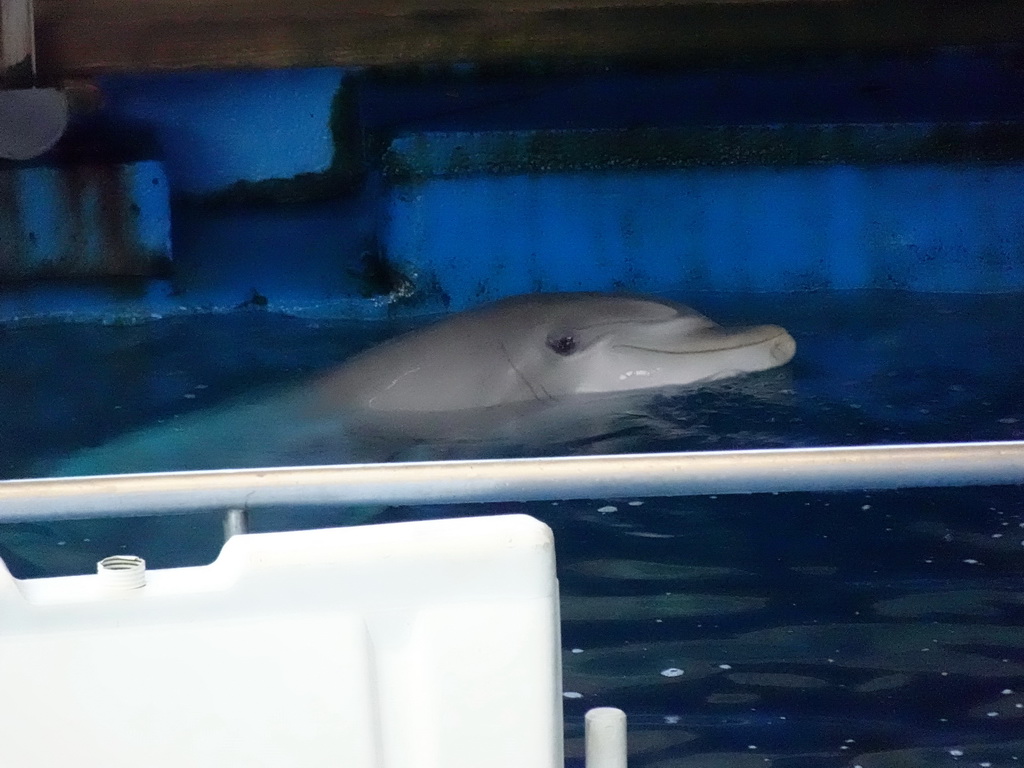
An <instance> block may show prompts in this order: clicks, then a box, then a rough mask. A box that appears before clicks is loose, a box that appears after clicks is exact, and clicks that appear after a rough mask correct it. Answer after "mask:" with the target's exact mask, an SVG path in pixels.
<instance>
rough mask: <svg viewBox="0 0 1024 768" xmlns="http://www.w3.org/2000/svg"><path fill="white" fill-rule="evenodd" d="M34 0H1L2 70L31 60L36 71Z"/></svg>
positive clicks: (0, 49)
mask: <svg viewBox="0 0 1024 768" xmlns="http://www.w3.org/2000/svg"><path fill="white" fill-rule="evenodd" d="M34 27H35V25H34V19H33V12H32V0H0V72H2V71H3V70H6V69H8V68H9V67H14V66H17V65H18V64H21V63H22V62H23V61H25V60H26V59H28V60H29V62H30V65H31V68H32V75H33V77H34V76H35V73H36V56H35V29H34Z"/></svg>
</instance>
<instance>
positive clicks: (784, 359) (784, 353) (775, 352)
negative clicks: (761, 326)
mask: <svg viewBox="0 0 1024 768" xmlns="http://www.w3.org/2000/svg"><path fill="white" fill-rule="evenodd" d="M775 327H776V328H778V326H775ZM795 354H796V339H794V338H793V337H792V336H790V335H789V332H788V331H786V329H785V328H779V334H778V336H776V337H775V338H774V339H772V341H771V346H770V347H769V350H768V355H769V356H770V357H771V359H772V360H773V361H774V362H775V364H776V365H785V364H786V363H788V362H789V361H790V360H792V359H793V355H795Z"/></svg>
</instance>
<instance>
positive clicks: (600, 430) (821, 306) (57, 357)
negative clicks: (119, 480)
mask: <svg viewBox="0 0 1024 768" xmlns="http://www.w3.org/2000/svg"><path fill="white" fill-rule="evenodd" d="M687 298H688V299H689V300H690V301H691V302H692V303H693V304H695V305H696V306H698V307H699V308H700V309H701V310H703V311H706V312H707V313H708V314H709V315H711V316H713V317H716V318H720V319H721V320H722V321H723V322H728V323H730V324H731V323H743V322H765V321H771V322H776V323H779V324H782V325H784V326H786V327H787V328H789V330H790V331H791V332H792V333H793V335H794V336H795V337H796V339H797V342H798V352H797V358H796V360H795V361H794V363H793V364H791V365H790V366H789V367H787V368H786V369H785V370H782V371H772V372H768V373H765V374H762V375H757V376H754V377H750V378H749V379H746V380H743V381H737V382H731V383H723V384H720V385H717V386H714V387H710V388H706V389H701V390H695V391H679V392H670V393H661V394H658V395H657V396H656V397H655V398H653V400H645V401H643V402H642V403H639V404H638V403H637V402H636V401H626V400H623V401H622V403H623V408H622V409H621V410H622V411H623V413H622V414H621V415H620V416H618V417H616V418H615V419H614V420H613V421H611V422H609V421H608V420H607V419H605V418H604V415H605V414H601V416H600V417H599V418H596V419H595V422H594V424H595V425H596V426H592V427H591V428H588V429H583V430H577V432H576V433H575V434H572V433H571V431H570V432H566V431H565V430H563V429H562V427H561V423H562V422H561V420H562V419H564V418H569V419H571V418H572V417H573V415H574V414H573V412H572V409H571V408H568V409H562V412H560V413H559V414H558V416H559V420H558V423H559V427H558V429H557V430H554V429H551V430H549V431H547V432H545V431H544V429H539V428H531V429H529V430H523V431H518V432H515V433H511V432H510V433H506V434H504V435H502V436H501V439H499V440H497V441H492V442H491V443H487V444H469V445H463V446H457V447H452V446H446V447H445V448H444V455H453V454H455V455H457V454H458V453H459V451H463V452H465V453H470V454H471V453H472V452H473V451H477V450H484V451H495V452H499V453H504V454H522V453H559V452H575V453H582V452H587V453H594V452H601V451H608V450H679V449H694V450H700V449H708V448H744V447H755V446H799V445H827V444H857V443H873V442H887V443H892V442H907V441H935V440H987V439H1019V438H1020V437H1022V436H1024V393H1022V392H1021V390H1020V387H1019V382H1020V381H1021V379H1022V374H1024V345H1022V344H1021V343H1020V338H1021V337H1022V335H1024V308H1022V307H1024V304H1022V302H1021V301H1020V299H1019V297H1011V296H998V297H978V296H924V297H922V296H906V295H892V294H857V295H834V294H812V295H802V296H794V297H779V296H761V297H736V296H706V297H698V298H694V297H687ZM388 332H390V329H388V328H383V327H381V326H369V327H365V326H364V327H360V328H353V327H352V326H349V325H342V324H311V323H310V322H308V321H305V320H297V319H294V318H282V317H274V316H271V315H266V314H262V313H258V312H251V313H240V314H238V315H235V316H220V317H208V318H190V319H177V320H168V321H162V322H159V323H153V324H150V325H144V326H136V327H131V328H111V327H95V326H61V327H47V328H27V327H26V328H7V329H5V330H0V400H2V402H4V403H5V407H4V408H3V409H0V474H3V475H5V476H18V475H21V474H25V473H26V472H28V471H29V469H30V468H31V467H33V466H36V464H37V462H38V461H39V460H40V459H48V458H53V457H54V456H59V455H62V454H68V453H70V452H72V451H74V450H76V449H79V448H82V447H84V446H89V445H97V444H100V443H103V442H105V441H107V440H109V439H111V438H112V437H114V436H115V435H117V434H119V433H121V432H124V431H126V430H129V429H132V428H137V427H140V426H143V425H146V424H150V423H152V422H154V421H156V420H158V419H172V418H173V417H174V416H175V414H180V413H187V412H192V411H196V410H198V409H200V408H202V407H206V406H213V405H216V404H218V403H224V402H230V400H231V398H233V397H237V396H238V395H240V394H242V393H245V392H247V391H251V390H252V389H253V388H258V387H265V386H276V385H282V384H288V383H292V382H295V381H299V380H301V379H302V378H303V377H306V376H309V375H311V374H312V373H314V372H315V371H318V370H321V369H323V368H324V367H326V366H328V365H330V364H332V363H334V362H336V361H337V360H340V359H343V358H344V357H345V356H346V355H348V354H351V353H352V352H354V351H355V350H356V349H358V348H360V347H361V346H365V345H366V344H368V343H371V342H372V341H374V340H375V339H376V338H380V337H382V336H383V335H385V334H386V333H388ZM633 406H637V407H633ZM583 416H584V417H588V418H589V415H588V412H585V413H584V414H583ZM582 418H583V417H581V420H582ZM534 426H537V425H534ZM517 441H518V442H517ZM428 448H429V446H428ZM426 455H429V450H428V451H427V454H426ZM511 511H516V512H520V511H525V512H528V513H530V514H533V515H535V516H537V517H539V518H540V519H542V520H544V521H545V522H547V523H548V524H549V525H551V526H552V527H553V528H554V530H555V536H556V542H557V547H558V558H559V577H560V581H561V586H562V604H563V618H564V622H563V642H564V646H565V655H564V670H565V690H566V692H567V698H566V699H565V710H566V722H567V732H568V735H569V742H568V750H567V754H568V758H569V761H570V763H571V764H573V765H579V764H580V762H581V747H580V743H579V737H580V735H581V733H582V714H583V712H584V711H585V710H586V709H588V708H590V707H592V706H599V705H613V706H620V707H622V708H624V709H625V710H626V711H627V713H628V714H629V715H630V718H631V723H632V727H633V735H632V740H631V752H632V761H631V765H634V766H645V767H648V766H649V767H654V766H656V767H658V768H680V767H682V766H701V767H702V768H707V767H708V766H764V765H778V766H786V767H787V768H796V767H799V766H808V767H817V766H822V767H824V766H855V765H861V766H864V768H889V767H893V768H895V767H896V766H940V765H942V766H945V765H951V764H953V763H958V764H966V765H983V766H984V765H990V766H1011V765H1020V764H1021V763H1022V762H1024V741H1021V739H1020V734H1021V733H1022V732H1024V730H1022V729H1024V630H1022V625H1024V590H1022V589H1021V584H1022V583H1024V581H1022V577H1024V499H1022V498H1021V495H1020V493H1019V489H1016V488H972V489H936V490H905V491H899V492H885V493H877V492H873V493H844V494H782V495H772V494H765V495H757V496H721V497H713V496H712V497H701V498H680V499H643V500H641V499H608V500H603V501H600V502H581V501H561V502H558V503H531V504H523V505H519V504H504V505H487V506H486V507H481V506H472V505H469V506H460V507H440V506H433V507H420V508H403V509H388V510H355V511H351V510H333V509H322V510H316V511H315V512H311V513H307V512H298V511H295V510H272V511H268V512H265V513H262V514H254V525H255V527H257V528H258V529H263V530H266V529H275V528H284V527H295V526H299V525H304V524H312V525H332V524H339V523H341V524H343V523H346V522H358V521H362V520H367V519H375V520H380V521H391V520H405V519H414V518H425V517H437V516H459V515H473V514H481V513H500V512H511ZM219 525H220V523H219V521H218V520H217V519H216V518H214V517H212V516H199V517H180V518H168V519H161V520H131V521H119V522H110V521H107V522H88V521H87V522H75V523H48V524H32V525H9V526H4V527H2V528H0V553H2V555H3V558H4V559H5V560H6V561H7V562H8V564H9V565H10V567H11V568H12V570H14V571H15V572H16V573H18V574H19V575H23V576H33V575H40V574H43V573H75V572H86V571H90V570H92V568H93V567H94V563H95V561H96V560H97V559H98V558H99V557H101V556H104V555H108V554H114V553H117V552H122V551H133V552H136V553H138V554H141V555H143V556H145V557H147V559H149V560H150V561H151V562H152V564H153V565H154V566H156V567H170V566H174V565H182V564H194V563H201V562H208V561H209V560H210V559H212V558H213V557H214V556H215V555H216V551H217V547H218V541H219Z"/></svg>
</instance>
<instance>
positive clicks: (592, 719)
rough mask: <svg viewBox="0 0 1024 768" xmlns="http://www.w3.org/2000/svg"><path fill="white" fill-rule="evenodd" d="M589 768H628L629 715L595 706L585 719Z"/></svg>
mask: <svg viewBox="0 0 1024 768" xmlns="http://www.w3.org/2000/svg"><path fill="white" fill-rule="evenodd" d="M583 742H584V751H585V758H584V765H585V766H586V768H626V757H627V749H626V713H625V712H623V711H622V710H621V709H616V708H615V707H595V708H594V709H591V710H589V711H588V712H587V714H585V715H584V716H583Z"/></svg>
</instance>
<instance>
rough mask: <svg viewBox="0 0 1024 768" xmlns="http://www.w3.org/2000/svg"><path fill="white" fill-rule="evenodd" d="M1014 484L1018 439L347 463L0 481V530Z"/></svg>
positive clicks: (1023, 444)
mask: <svg viewBox="0 0 1024 768" xmlns="http://www.w3.org/2000/svg"><path fill="white" fill-rule="evenodd" d="M1018 483H1024V441H1013V442H990V443H935V444H919V445H872V446H856V447H842V448H787V449H773V450H744V451H701V452H694V453H656V454H627V455H616V456H575V457H554V458H531V459H492V460H481V461H439V462H413V463H391V464H350V465H337V466H316V467H283V468H272V469H243V470H215V471H203V472H171V473H161V474H146V475H104V476H96V477H71V478H58V479H37V480H7V481H2V482H0V522H13V521H29V520H47V519H60V518H64V519H67V518H89V517H125V516H140V515H154V514H165V513H183V512H194V511H203V510H225V509H231V508H237V509H251V508H257V507H265V506H272V505H329V504H334V505H406V504H456V503H471V502H503V501H538V500H545V499H547V500H555V499H606V498H622V497H650V496H695V495H705V494H729V493H761V492H773V491H774V492H782V491H855V490H882V489H894V488H908V487H926V486H947V487H948V486H966V485H1008V484H1018Z"/></svg>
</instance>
